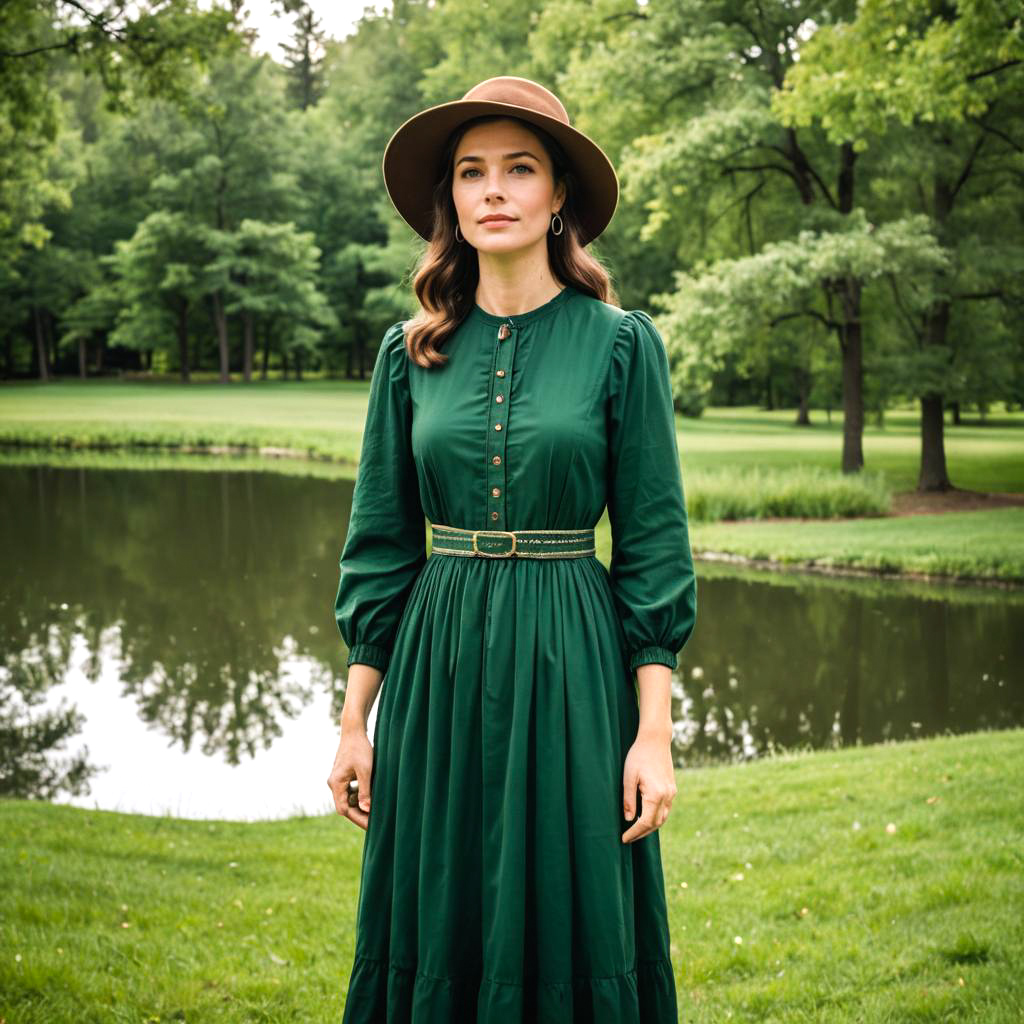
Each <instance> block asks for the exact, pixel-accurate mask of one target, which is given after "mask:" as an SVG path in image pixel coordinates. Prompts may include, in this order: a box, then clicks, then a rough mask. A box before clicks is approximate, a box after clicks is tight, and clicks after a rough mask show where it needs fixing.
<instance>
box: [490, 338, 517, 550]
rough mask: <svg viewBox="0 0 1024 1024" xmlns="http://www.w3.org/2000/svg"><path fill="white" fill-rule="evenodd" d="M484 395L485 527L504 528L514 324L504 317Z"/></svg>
mask: <svg viewBox="0 0 1024 1024" xmlns="http://www.w3.org/2000/svg"><path fill="white" fill-rule="evenodd" d="M496 333H497V340H496V342H495V346H494V349H495V350H494V361H493V363H492V372H491V386H490V393H489V395H488V410H489V416H488V423H487V520H488V524H489V525H488V526H487V529H489V530H504V529H506V525H505V523H506V512H507V509H506V502H505V483H506V474H505V465H506V463H505V445H506V440H507V437H508V430H507V429H506V428H507V426H508V409H509V400H508V399H509V389H510V385H511V375H512V364H513V362H514V361H515V348H516V337H517V332H516V325H515V323H513V321H512V320H506V321H505V322H504V323H503V324H501V326H499V327H498V330H497V332H496Z"/></svg>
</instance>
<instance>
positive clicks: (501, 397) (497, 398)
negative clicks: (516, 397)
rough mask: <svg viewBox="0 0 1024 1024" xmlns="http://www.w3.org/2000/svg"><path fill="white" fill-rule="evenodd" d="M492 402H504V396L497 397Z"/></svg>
mask: <svg viewBox="0 0 1024 1024" xmlns="http://www.w3.org/2000/svg"><path fill="white" fill-rule="evenodd" d="M494 400H495V401H496V402H504V401H505V396H504V395H497V396H496V397H495V399H494Z"/></svg>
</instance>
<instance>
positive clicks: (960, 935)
mask: <svg viewBox="0 0 1024 1024" xmlns="http://www.w3.org/2000/svg"><path fill="white" fill-rule="evenodd" d="M1022 780H1024V730H1020V729H1018V730H1013V731H1007V732H1002V733H974V734H971V735H966V736H959V737H940V738H934V739H927V740H918V741H913V742H902V743H894V744H885V745H880V746H872V747H852V748H847V749H844V750H837V751H819V752H813V753H797V754H789V755H783V756H779V757H775V758H769V759H766V760H763V761H758V762H753V763H750V764H746V765H728V766H719V767H709V768H693V769H685V770H682V771H681V772H679V773H678V779H677V781H678V786H679V792H678V794H677V796H676V799H675V802H674V804H673V807H672V811H671V814H670V816H669V818H668V821H667V822H666V823H665V825H664V826H663V827H662V829H661V843H662V851H663V859H664V866H665V879H666V888H667V894H668V904H669V913H670V927H671V934H672V942H673V962H674V965H675V970H676V980H677V989H678V992H679V998H680V1019H681V1020H686V1021H687V1022H688V1024H719V1022H721V1021H727V1020H733V1021H751V1022H754V1021H757V1022H778V1024H811V1022H821V1024H845V1022H851V1024H852V1022H870V1024H875V1022H879V1024H882V1022H903V1021H915V1022H930V1021H935V1022H940V1021H942V1022H946V1021H958V1022H977V1024H1003V1022H1011V1021H1013V1022H1018V1021H1020V1019H1021V1016H1020V1015H1021V1009H1022V1007H1024V974H1022V972H1021V971H1020V964H1021V963H1022V962H1024V913H1022V910H1024V899H1022V896H1024V886H1022V882H1021V878H1022V873H1024V853H1022V851H1024V811H1022V808H1024V785H1022ZM0 829H2V831H3V835H4V842H3V844H2V845H0V864H2V866H3V875H2V877H3V880H4V885H3V887H2V889H0V907H2V917H0V948H2V950H3V954H2V956H0V1017H2V1018H3V1019H4V1020H5V1021H6V1024H63V1022H69V1024H70V1022H74V1024H92V1022H96V1024H99V1022H104V1024H106V1022H121V1021H125V1022H127V1021H132V1022H149V1024H164V1022H171V1021H182V1020H186V1021H197V1022H199V1021H217V1022H239V1024H242V1022H245V1024H250V1022H254V1021H255V1022H271V1021H272V1022H292V1021H294V1022H300V1021H301V1022H303V1024H316V1022H320V1021H323V1022H328V1021H337V1020H340V1017H341V1012H342V1008H343V1003H344V989H345V983H346V980H347V977H348V971H349V968H350V966H351V958H352V953H353V942H354V927H355V907H356V899H357V895H358V873H359V861H360V853H361V848H362V839H363V835H364V834H363V833H362V832H361V831H359V830H358V829H357V828H355V827H354V826H353V825H351V824H349V823H348V822H346V821H344V820H342V819H341V818H338V817H336V816H334V815H330V816H326V817H309V818H294V819H290V820H287V821H279V822H258V823H231V822H219V821H218V822H206V821H183V820H177V819H173V818H169V817H144V816H137V815H130V814H121V813H114V812H105V811H88V810H83V809H78V808H70V807H65V806H56V805H48V804H43V803H36V802H28V801H4V802H0Z"/></svg>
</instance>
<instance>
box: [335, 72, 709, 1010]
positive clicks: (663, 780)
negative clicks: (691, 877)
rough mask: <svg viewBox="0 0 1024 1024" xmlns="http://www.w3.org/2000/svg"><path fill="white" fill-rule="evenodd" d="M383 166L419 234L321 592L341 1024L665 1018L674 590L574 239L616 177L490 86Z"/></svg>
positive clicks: (603, 320) (630, 332) (679, 638)
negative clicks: (353, 832)
mask: <svg viewBox="0 0 1024 1024" xmlns="http://www.w3.org/2000/svg"><path fill="white" fill-rule="evenodd" d="M435 169H436V173H435ZM384 175H385V181H386V184H387V188H388V191H389V193H390V196H391V199H392V201H393V202H394V204H395V206H396V208H397V209H398V211H399V212H400V213H401V215H402V216H403V217H404V218H405V219H406V220H407V221H408V223H409V224H410V225H411V226H412V227H413V228H414V229H415V230H416V231H417V232H418V233H419V234H420V235H421V236H422V237H423V238H425V239H427V240H428V242H429V244H428V246H427V248H426V252H425V254H424V257H423V261H422V264H421V267H420V269H419V272H418V274H417V276H416V280H415V290H416V293H417V296H418V298H419V301H420V305H421V307H422V308H421V310H420V313H419V314H418V315H417V316H416V317H415V318H414V319H412V320H411V321H409V322H408V323H397V324H395V325H393V326H392V327H391V328H390V329H389V330H388V331H387V332H386V333H385V336H384V340H383V343H382V345H381V348H380V352H379V354H378V357H377V362H376V365H375V368H374V372H373V380H372V383H371V388H370V400H369V408H368V412H367V419H366V428H365V433H364V440H363V446H362V454H361V459H360V462H359V470H358V475H357V479H356V485H355V491H354V496H353V506H352V513H351V517H350V520H349V527H348V533H347V535H346V539H345V543H344V547H343V550H342V554H341V574H340V581H339V585H338V591H337V600H336V605H335V612H336V617H337V622H338V626H339V629H340V631H341V635H342V637H343V639H344V641H345V643H346V644H347V646H348V648H349V656H348V664H349V666H350V668H349V677H348V685H347V690H346V697H345V706H344V711H343V714H342V730H341V742H340V744H339V747H338V753H337V757H336V759H335V763H334V767H333V770H332V772H331V776H330V779H329V782H328V784H329V786H330V787H331V790H332V792H333V794H334V797H335V802H336V804H337V809H338V812H339V813H340V814H342V815H344V816H345V817H347V818H349V819H350V820H351V821H353V822H355V823H356V824H357V825H359V826H360V827H362V828H364V829H365V830H366V837H365V843H364V848H363V861H362V871H361V879H360V896H359V908H358V927H357V937H356V954H355V962H354V964H353V969H352V974H351V978H350V981H349V989H348V996H347V1000H346V1004H345V1014H344V1022H343V1024H369V1022H371V1021H373V1022H384V1021H386V1022H389V1024H396V1022H407V1021H413V1022H415V1024H441V1022H445V1024H448V1022H472V1021H477V1022H481V1024H510V1022H520V1021H524V1022H525V1021H531V1022H544V1024H548V1022H550V1024H565V1022H569V1021H603V1022H609V1024H612V1022H614V1024H640V1022H643V1024H662V1022H668V1021H673V1022H674V1021H676V1020H677V1019H678V1018H677V1008H676V994H675V984H674V978H673V971H672V964H671V961H670V957H669V933H668V918H667V910H666V901H665V887H664V877H663V872H662V864H661V853H660V846H659V837H658V832H657V830H658V828H659V827H660V826H661V825H662V824H663V823H664V821H665V819H666V817H667V815H668V812H669V808H670V807H671V805H672V799H673V797H674V795H675V792H676V787H675V778H674V771H673V762H672V757H671V738H672V722H671V717H670V681H671V674H672V668H674V667H675V665H676V658H677V654H678V652H679V650H680V649H681V648H682V647H683V646H684V644H685V643H686V641H687V640H688V638H689V636H690V634H691V632H692V630H693V627H694V623H695V620H696V582H695V578H694V573H693V563H692V560H691V556H690V545H689V538H688V533H687V519H686V510H685V505H684V502H683V490H682V481H681V477H680V469H679V455H678V450H677V445H676V431H675V418H674V413H673V408H672V396H671V390H670V384H669V367H668V360H667V356H666V352H665V349H664V346H663V344H662V341H661V339H660V337H659V336H658V333H657V331H656V330H655V328H654V325H653V323H652V322H651V320H650V318H649V317H648V316H647V314H645V313H643V312H640V311H633V312H623V311H622V310H621V309H619V308H618V307H617V306H616V305H613V304H612V303H611V302H610V301H608V300H609V298H610V296H611V295H612V292H611V288H610V286H609V281H608V276H607V274H606V273H605V271H604V269H603V268H602V267H601V265H600V264H599V263H598V262H597V261H596V260H595V259H594V258H593V257H592V256H590V255H589V253H587V252H586V251H585V249H584V248H583V246H584V245H586V244H587V243H588V242H590V241H591V240H592V239H593V238H595V237H596V236H597V235H598V234H600V232H601V231H602V230H603V229H604V227H605V226H606V225H607V223H608V221H609V220H610V219H611V216H612V214H613V213H614V210H615V207H616V204H617V200H618V182H617V180H616V177H615V172H614V170H613V168H612V167H611V165H610V163H609V162H608V159H607V157H606V156H605V155H604V153H603V152H602V151H601V150H600V149H599V147H598V146H597V145H596V144H594V143H593V142H592V141H591V140H590V139H588V138H587V137H586V136H585V135H583V134H582V133H580V132H578V131H576V129H574V128H572V127H571V126H570V125H569V118H568V115H567V114H566V111H565V108H564V107H563V106H562V104H561V102H560V101H559V100H558V98H557V97H556V96H554V95H553V94H552V93H550V92H549V91H548V90H547V89H544V88H543V87H542V86H540V85H537V84H536V83H534V82H531V81H529V80H527V79H522V78H514V77H507V76H506V77H500V78H492V79H489V80H487V81H486V82H483V83H481V84H479V85H477V86H475V87H474V88H473V89H471V90H470V91H469V92H468V93H466V95H465V96H464V97H463V98H462V100H460V101H456V102H454V103H446V104H442V105H440V106H438V107H432V108H430V109H428V110H426V111H422V112H420V113H419V114H417V115H416V116H415V117H413V118H411V119H410V120H409V121H407V122H406V123H405V124H404V125H402V127H401V128H400V129H399V130H398V131H397V132H396V133H395V135H394V136H393V137H392V139H391V141H390V142H389V143H388V148H387V150H386V152H385V156H384ZM606 503H607V507H608V513H609V520H610V524H611V532H612V543H613V551H612V558H611V565H610V572H609V570H606V569H605V567H604V565H603V564H602V563H601V562H599V561H598V560H597V558H596V557H595V554H594V551H595V548H594V530H593V527H594V525H595V524H596V523H597V522H598V520H599V519H600V518H601V514H602V511H603V510H604V507H605V504H606ZM424 515H426V517H427V518H428V519H429V520H430V523H431V551H430V555H429V557H428V556H427V553H426V544H425V532H426V531H425V524H424ZM634 674H635V678H634ZM382 684H384V685H383V691H382V693H381V700H380V704H379V707H378V715H377V722H376V731H375V734H374V741H375V742H374V744H373V746H371V745H370V742H369V739H368V737H367V720H368V713H369V709H370V707H371V705H372V703H373V701H374V699H375V697H376V695H377V692H378V689H379V687H380V686H381V685H382ZM357 796H358V798H357ZM371 804H372V809H371Z"/></svg>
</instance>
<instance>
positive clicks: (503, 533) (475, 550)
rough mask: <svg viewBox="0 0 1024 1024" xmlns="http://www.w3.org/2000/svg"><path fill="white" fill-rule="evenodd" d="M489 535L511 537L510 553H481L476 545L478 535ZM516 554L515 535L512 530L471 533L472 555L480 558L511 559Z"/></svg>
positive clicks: (476, 531)
mask: <svg viewBox="0 0 1024 1024" xmlns="http://www.w3.org/2000/svg"><path fill="white" fill-rule="evenodd" d="M481 533H489V534H495V535H497V536H499V537H511V538H512V549H511V550H510V551H481V550H480V549H479V548H478V547H477V544H476V538H477V535H478V534H481ZM515 553H516V535H515V533H514V532H513V531H512V530H474V531H473V554H474V555H479V556H480V557H481V558H511V557H512V556H513V555H514V554H515Z"/></svg>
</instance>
